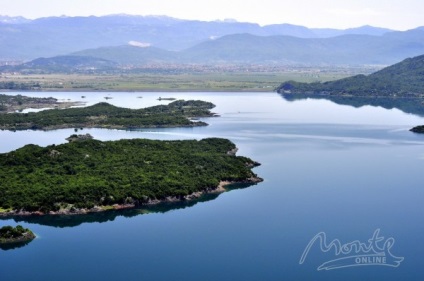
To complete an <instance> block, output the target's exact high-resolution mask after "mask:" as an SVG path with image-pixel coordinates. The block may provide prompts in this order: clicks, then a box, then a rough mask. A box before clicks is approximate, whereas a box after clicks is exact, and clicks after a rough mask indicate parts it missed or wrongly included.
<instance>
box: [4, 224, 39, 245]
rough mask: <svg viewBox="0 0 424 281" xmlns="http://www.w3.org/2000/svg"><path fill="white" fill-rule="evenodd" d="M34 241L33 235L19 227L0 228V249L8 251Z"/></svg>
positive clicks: (26, 229)
mask: <svg viewBox="0 0 424 281" xmlns="http://www.w3.org/2000/svg"><path fill="white" fill-rule="evenodd" d="M34 239H35V234H34V233H33V232H32V231H31V230H29V229H28V228H24V227H22V226H21V225H18V226H16V227H12V226H9V225H7V226H3V227H1V228H0V249H3V250H9V249H13V248H17V247H20V246H22V245H25V244H27V243H29V242H31V241H32V240H34Z"/></svg>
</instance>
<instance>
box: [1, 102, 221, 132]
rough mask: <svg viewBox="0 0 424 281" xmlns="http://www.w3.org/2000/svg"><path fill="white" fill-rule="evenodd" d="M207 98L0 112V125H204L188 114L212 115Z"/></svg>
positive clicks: (22, 127) (13, 127) (7, 127)
mask: <svg viewBox="0 0 424 281" xmlns="http://www.w3.org/2000/svg"><path fill="white" fill-rule="evenodd" d="M214 106H215V105H213V104H212V103H210V102H204V101H199V100H197V101H183V100H178V101H174V102H172V103H170V104H168V105H157V106H152V107H148V108H142V109H128V108H120V107H116V106H113V105H111V104H108V103H104V102H103V103H98V104H95V105H92V106H88V107H82V108H67V109H51V110H44V111H40V112H31V113H12V114H0V129H5V130H27V129H32V130H49V129H57V128H86V127H90V128H93V127H96V128H116V129H135V128H146V127H179V126H204V125H207V124H206V123H204V122H200V121H199V122H193V121H191V120H189V119H188V118H189V117H207V116H213V113H211V112H210V109H211V108H213V107H214Z"/></svg>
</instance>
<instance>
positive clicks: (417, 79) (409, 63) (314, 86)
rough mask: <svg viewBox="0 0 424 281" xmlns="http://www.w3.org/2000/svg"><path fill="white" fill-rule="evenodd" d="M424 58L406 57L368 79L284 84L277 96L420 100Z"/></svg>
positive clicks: (278, 90)
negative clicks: (300, 95) (297, 95)
mask: <svg viewBox="0 0 424 281" xmlns="http://www.w3.org/2000/svg"><path fill="white" fill-rule="evenodd" d="M423 76H424V55H422V56H418V57H414V58H408V59H406V60H404V61H402V62H400V63H397V64H394V65H392V66H389V67H386V68H384V69H382V70H380V71H377V72H375V73H373V74H370V75H368V76H366V75H356V76H353V77H348V78H344V79H340V80H336V81H329V82H324V83H320V82H315V83H299V82H295V81H288V82H284V83H282V84H281V85H280V86H279V87H278V88H277V89H276V90H277V92H279V93H291V94H317V95H331V96H349V95H351V96H355V97H390V98H409V97H413V98H424V79H423Z"/></svg>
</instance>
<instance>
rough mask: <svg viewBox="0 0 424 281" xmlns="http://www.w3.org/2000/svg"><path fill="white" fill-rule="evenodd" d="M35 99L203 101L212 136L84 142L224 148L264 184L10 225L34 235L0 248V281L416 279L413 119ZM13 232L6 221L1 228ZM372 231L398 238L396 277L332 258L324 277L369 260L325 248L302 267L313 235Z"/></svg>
mask: <svg viewBox="0 0 424 281" xmlns="http://www.w3.org/2000/svg"><path fill="white" fill-rule="evenodd" d="M33 95H37V96H39V95H45V96H54V97H57V98H60V99H65V100H66V99H71V100H82V101H87V102H88V104H93V103H96V102H98V101H105V100H104V97H105V96H110V97H112V99H110V100H108V102H110V103H113V104H115V105H118V106H125V107H132V108H139V107H145V106H151V105H155V104H159V103H168V102H166V101H161V102H159V101H158V100H156V99H157V98H158V97H159V96H161V97H171V96H172V97H176V98H183V99H202V100H206V101H211V102H213V103H215V104H216V105H217V107H216V108H215V109H214V110H213V111H214V112H216V113H218V114H220V115H221V117H219V118H207V119H205V121H206V122H208V123H209V124H210V125H209V126H207V127H202V128H185V129H181V128H180V129H149V130H138V131H117V130H100V129H84V130H82V131H80V133H90V134H91V135H93V136H94V137H95V138H97V139H100V140H116V139H122V138H152V139H194V138H195V139H200V138H205V137H225V138H229V139H231V140H232V141H233V142H235V143H236V144H237V146H238V147H239V152H238V155H243V156H248V157H251V158H252V159H254V160H256V161H258V162H260V163H262V166H260V167H258V168H256V169H255V172H256V173H257V174H258V175H260V176H261V177H263V178H264V179H265V181H264V182H263V183H260V184H258V185H255V186H250V187H247V188H237V189H234V190H231V191H229V192H226V193H224V194H221V195H219V196H210V197H207V198H203V199H202V200H200V201H199V202H190V203H186V204H177V205H163V206H157V207H155V208H152V209H150V210H130V211H125V212H110V213H102V214H98V215H90V216H78V217H65V218H60V217H54V218H26V219H23V220H22V219H16V220H17V221H18V222H19V223H20V224H22V225H23V226H25V227H29V228H31V229H32V230H34V232H35V233H36V234H37V236H38V238H37V239H35V240H34V241H33V242H31V243H30V244H28V245H27V246H25V247H22V248H18V249H14V250H8V251H1V250H0V280H1V281H6V280H43V281H44V280H337V281H340V280H423V278H424V267H423V258H422V256H421V253H424V241H423V239H424V238H423V237H424V226H423V225H422V218H423V217H424V208H423V204H422V202H423V200H424V190H423V184H422V183H421V179H422V174H423V166H424V136H422V135H416V134H413V133H410V132H409V131H408V129H410V128H411V127H412V126H415V125H418V124H424V118H422V117H420V116H416V115H411V114H406V113H403V112H401V111H399V110H396V109H392V110H386V109H383V108H379V107H371V106H365V107H361V108H354V107H350V106H346V105H337V104H334V103H332V102H330V101H326V100H310V99H307V100H301V101H294V102H289V101H286V100H285V99H283V98H282V97H281V96H280V95H278V94H274V93H268V94H263V93H84V95H85V96H86V97H87V98H86V99H82V98H81V93H47V94H46V93H34V94H33ZM139 96H143V98H137V97H139ZM72 133H74V130H73V129H69V130H59V131H50V132H36V131H22V132H9V131H1V132H0V139H1V143H0V152H1V153H4V152H8V151H11V150H14V149H17V148H19V147H21V146H23V145H25V144H28V143H35V144H38V145H43V146H44V145H49V144H53V143H56V144H58V143H64V142H66V141H65V138H66V137H68V136H69V135H70V134H72ZM146 212H149V213H148V214H146ZM16 223H17V222H16V221H15V220H0V226H2V225H5V224H12V225H15V224H16ZM377 229H380V232H379V237H381V238H383V239H382V241H381V242H380V244H379V245H380V246H381V248H384V247H383V242H384V241H386V240H387V239H389V238H392V239H391V240H390V239H389V240H390V241H391V242H392V243H391V244H392V245H391V248H390V249H389V250H388V251H389V252H388V251H386V252H385V253H386V257H387V258H388V260H389V259H390V258H391V257H398V258H404V260H403V261H401V263H400V265H399V266H398V267H392V266H388V264H387V263H386V266H383V265H381V264H380V265H378V266H377V265H373V266H353V267H342V265H346V264H343V261H335V263H336V264H337V265H338V266H339V267H341V268H337V269H333V270H320V271H318V270H317V268H318V267H319V266H320V265H322V264H324V263H325V262H331V261H334V260H336V259H339V258H343V257H352V256H353V261H355V257H356V256H359V255H363V254H364V253H361V252H360V253H354V251H351V252H350V253H347V254H346V255H336V254H335V251H334V248H333V249H331V250H330V251H328V252H325V251H323V250H321V249H320V247H319V243H318V242H316V243H314V244H313V245H312V246H311V248H310V251H309V252H308V254H307V256H306V259H305V260H304V262H303V263H302V264H299V261H300V258H301V256H302V253H304V250H305V248H306V247H307V245H308V243H309V242H310V241H311V239H312V238H313V237H314V236H315V235H317V234H318V233H324V234H325V235H326V238H327V243H330V242H331V241H333V240H335V239H337V241H340V243H341V244H346V243H349V242H352V241H359V242H364V243H368V242H367V241H368V239H371V238H372V236H373V233H374V232H375V231H376V230H377ZM390 241H389V242H390ZM393 242H394V244H393ZM387 249H388V247H386V250H387ZM380 252H384V249H382V250H381V251H380ZM389 253H391V255H390V254H389ZM368 254H373V253H368ZM351 265H352V264H351ZM356 265H357V264H356Z"/></svg>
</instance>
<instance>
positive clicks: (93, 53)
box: [26, 23, 424, 68]
mask: <svg viewBox="0 0 424 281" xmlns="http://www.w3.org/2000/svg"><path fill="white" fill-rule="evenodd" d="M199 24H203V23H199ZM217 24H219V23H217ZM130 43H131V45H129V44H126V45H120V46H110V47H100V48H91V49H86V50H82V51H78V52H73V53H71V54H70V55H71V56H81V57H91V58H93V57H96V58H100V59H103V60H107V61H110V62H115V63H116V64H117V65H118V64H119V65H121V66H122V65H125V66H141V65H146V64H158V63H163V64H169V63H181V64H187V63H198V64H220V63H222V64H225V63H227V64H228V63H230V64H245V63H251V64H293V65H299V64H303V65H370V64H379V65H389V64H393V63H395V62H397V61H401V60H403V59H405V58H407V57H414V56H418V55H421V54H424V30H420V29H415V30H410V31H406V32H389V33H386V34H384V35H382V36H371V35H356V34H351V35H342V36H337V37H331V38H298V37H293V36H257V35H252V34H247V33H245V34H235V35H226V36H223V37H220V38H217V39H209V40H207V41H205V42H202V43H199V44H197V45H195V46H193V47H191V48H187V49H185V50H182V51H168V50H164V49H161V48H157V47H154V46H151V45H150V44H146V43H143V42H137V41H131V42H130ZM90 63H93V61H91V62H90ZM97 63H98V62H96V64H97ZM88 64H89V63H88ZM96 64H95V65H94V67H95V68H97V66H96ZM26 66H30V64H26Z"/></svg>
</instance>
